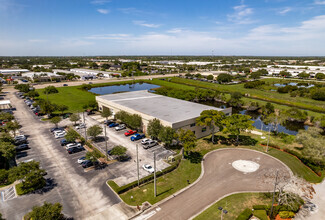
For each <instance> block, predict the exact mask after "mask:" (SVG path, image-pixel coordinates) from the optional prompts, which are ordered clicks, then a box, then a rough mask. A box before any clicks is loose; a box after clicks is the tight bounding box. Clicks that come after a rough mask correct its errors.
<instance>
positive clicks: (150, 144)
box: [143, 140, 158, 149]
mask: <svg viewBox="0 0 325 220" xmlns="http://www.w3.org/2000/svg"><path fill="white" fill-rule="evenodd" d="M157 144H158V142H157V141H154V140H151V141H148V144H146V145H143V148H144V149H149V148H151V147H154V146H156V145H157Z"/></svg>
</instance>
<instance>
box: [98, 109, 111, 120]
mask: <svg viewBox="0 0 325 220" xmlns="http://www.w3.org/2000/svg"><path fill="white" fill-rule="evenodd" d="M100 115H101V116H102V117H103V118H106V120H107V118H108V117H110V116H112V111H111V110H110V109H109V108H104V109H103V111H102V112H101V114H100Z"/></svg>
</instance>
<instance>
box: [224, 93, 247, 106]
mask: <svg viewBox="0 0 325 220" xmlns="http://www.w3.org/2000/svg"><path fill="white" fill-rule="evenodd" d="M242 97H243V95H242V94H241V93H240V92H233V93H231V96H230V99H229V100H228V104H229V105H230V106H233V107H241V106H242V105H243V104H244V102H243V100H242Z"/></svg>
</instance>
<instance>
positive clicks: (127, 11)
mask: <svg viewBox="0 0 325 220" xmlns="http://www.w3.org/2000/svg"><path fill="white" fill-rule="evenodd" d="M117 10H119V11H120V12H122V13H124V14H135V15H139V14H142V13H143V12H142V11H141V10H139V9H136V8H119V9H117Z"/></svg>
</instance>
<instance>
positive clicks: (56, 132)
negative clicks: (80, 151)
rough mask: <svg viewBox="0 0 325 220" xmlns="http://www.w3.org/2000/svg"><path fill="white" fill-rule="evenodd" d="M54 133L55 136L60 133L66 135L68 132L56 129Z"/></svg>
mask: <svg viewBox="0 0 325 220" xmlns="http://www.w3.org/2000/svg"><path fill="white" fill-rule="evenodd" d="M53 133H54V136H58V135H63V136H64V135H66V134H67V132H66V131H55V132H53Z"/></svg>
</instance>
